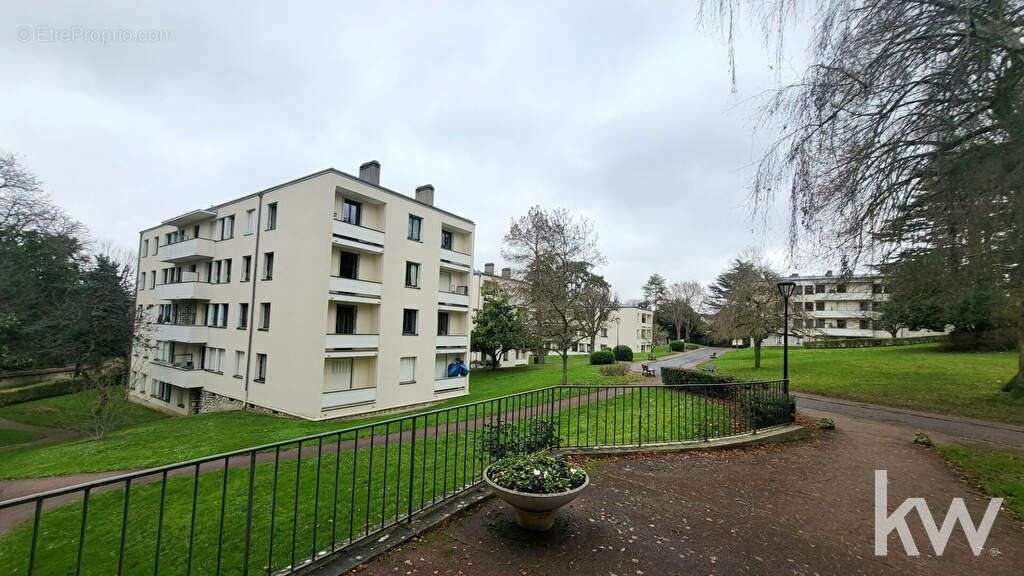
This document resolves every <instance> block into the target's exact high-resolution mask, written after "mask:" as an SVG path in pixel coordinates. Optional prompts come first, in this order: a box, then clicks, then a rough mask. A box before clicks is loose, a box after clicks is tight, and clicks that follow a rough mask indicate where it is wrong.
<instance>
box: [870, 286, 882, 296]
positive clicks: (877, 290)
mask: <svg viewBox="0 0 1024 576" xmlns="http://www.w3.org/2000/svg"><path fill="white" fill-rule="evenodd" d="M884 292H885V290H884V289H882V285H881V284H872V285H871V293H872V294H882V293H884Z"/></svg>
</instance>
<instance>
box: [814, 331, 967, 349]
mask: <svg viewBox="0 0 1024 576" xmlns="http://www.w3.org/2000/svg"><path fill="white" fill-rule="evenodd" d="M947 341H949V336H948V335H946V334H942V335H940V336H921V337H919V338H835V339H825V340H815V341H814V342H804V344H803V347H804V348H875V347H881V346H910V345H913V344H932V343H935V342H947Z"/></svg>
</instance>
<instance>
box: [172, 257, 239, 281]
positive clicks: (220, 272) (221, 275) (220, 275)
mask: <svg viewBox="0 0 1024 576" xmlns="http://www.w3.org/2000/svg"><path fill="white" fill-rule="evenodd" d="M179 270H180V269H179ZM210 282H213V283H216V284H227V283H229V282H231V259H230V258H228V259H226V260H217V261H216V262H214V263H213V272H212V273H211V275H210Z"/></svg>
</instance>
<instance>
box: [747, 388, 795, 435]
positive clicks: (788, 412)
mask: <svg viewBox="0 0 1024 576" xmlns="http://www.w3.org/2000/svg"><path fill="white" fill-rule="evenodd" d="M741 405H742V408H743V416H744V417H746V419H747V422H748V423H749V425H750V426H752V427H754V428H768V427H769V426H779V425H781V424H788V423H790V422H792V421H793V420H794V419H795V418H796V402H795V401H794V400H793V399H792V398H765V397H762V396H756V395H744V396H743V397H742V400H741Z"/></svg>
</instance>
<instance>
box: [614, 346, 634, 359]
mask: <svg viewBox="0 0 1024 576" xmlns="http://www.w3.org/2000/svg"><path fill="white" fill-rule="evenodd" d="M612 351H613V352H614V353H615V359H616V360H618V361H619V362H632V361H633V349H632V348H630V347H629V346H626V345H625V344H620V345H618V346H616V347H615V348H612Z"/></svg>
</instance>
